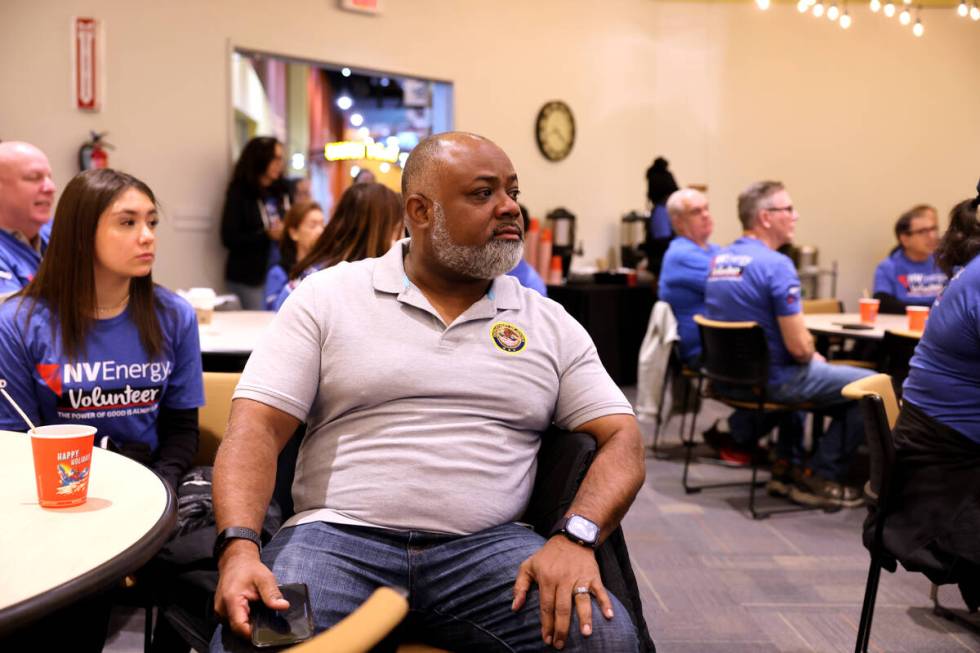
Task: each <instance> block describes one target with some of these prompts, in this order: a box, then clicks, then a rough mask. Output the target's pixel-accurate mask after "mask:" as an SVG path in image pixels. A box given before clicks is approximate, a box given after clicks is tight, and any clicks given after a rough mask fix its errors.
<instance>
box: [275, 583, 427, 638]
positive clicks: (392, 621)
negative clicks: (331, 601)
mask: <svg viewBox="0 0 980 653" xmlns="http://www.w3.org/2000/svg"><path fill="white" fill-rule="evenodd" d="M406 614H408V601H407V600H405V596H404V594H403V593H402V591H401V590H395V589H392V588H390V587H379V588H378V589H376V590H375V591H374V594H372V595H371V596H369V597H368V599H367V601H365V602H364V603H362V604H361V606H360V607H359V608H357V610H354V612H352V613H350V614H349V615H347V616H346V617H344V619H342V620H341V621H340V622H338V623H337V624H335V625H334V626H333V628H331V629H330V630H327V631H324V632H322V633H320V634H319V635H317V636H316V637H314V638H313V639H310V640H308V641H306V642H303V643H302V644H299V645H297V646H294V647H293V648H291V649H289V651H290V653H328V652H329V653H361V652H363V651H368V650H370V649H371V648H372V647H373V646H374V645H375V644H377V643H378V642H380V641H381V640H382V639H384V638H385V636H386V635H387V634H388V633H390V632H391V631H392V630H394V628H395V626H397V625H398V624H400V623H401V622H402V620H403V619H404V618H405V615H406Z"/></svg>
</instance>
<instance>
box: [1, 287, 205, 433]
mask: <svg viewBox="0 0 980 653" xmlns="http://www.w3.org/2000/svg"><path fill="white" fill-rule="evenodd" d="M156 295H157V298H158V299H159V301H160V303H161V304H162V306H161V307H160V308H159V309H158V311H157V313H158V315H159V316H160V327H161V329H162V331H163V336H164V347H163V348H164V351H163V352H162V353H161V355H160V357H159V358H158V359H155V360H150V359H149V357H148V356H147V354H146V352H145V350H144V349H143V346H142V343H141V342H140V338H139V332H138V331H137V329H136V324H135V323H134V322H133V320H132V319H131V318H130V312H129V311H130V309H129V308H127V309H126V310H125V311H123V313H122V314H120V315H118V316H116V317H114V318H110V319H108V320H96V321H95V322H94V323H93V325H92V328H91V331H90V332H89V336H88V338H87V339H86V341H85V345H86V347H85V349H84V350H83V352H82V353H81V354H79V358H78V360H75V361H69V360H67V358H66V357H65V356H64V355H63V354H62V350H61V336H60V334H58V335H56V336H54V337H52V332H51V326H50V325H51V314H50V311H49V310H48V308H47V307H46V306H45V305H44V304H42V303H38V304H37V307H36V308H35V309H34V312H33V314H32V315H31V317H30V320H27V319H26V318H27V309H28V307H29V301H30V300H26V301H24V303H23V304H21V301H20V298H19V297H15V298H13V299H9V300H7V301H6V302H5V303H4V304H3V305H2V306H0V378H2V379H3V380H4V381H5V382H6V387H7V392H9V393H10V395H11V396H12V397H13V398H14V399H15V400H16V401H17V403H18V404H20V406H21V408H23V409H24V412H26V413H27V415H28V417H30V418H31V420H32V421H33V422H34V423H35V424H39V425H40V424H64V423H67V424H71V423H79V424H87V425H90V426H94V427H96V428H97V429H98V430H99V432H98V434H97V435H96V438H97V439H99V438H101V437H102V436H109V438H110V439H111V440H112V442H113V443H114V444H116V445H117V446H121V445H122V444H125V443H129V442H143V443H146V444H147V445H149V447H150V450H151V451H156V448H157V445H158V444H159V442H158V438H157V418H158V417H159V414H160V407H161V406H163V407H166V408H171V409H176V410H181V409H188V408H197V407H199V406H202V405H204V388H203V381H202V373H201V346H200V343H199V339H198V331H197V319H196V318H195V316H194V309H192V308H191V306H190V304H188V303H187V302H186V301H185V300H184V299H181V298H180V297H177V296H176V295H174V294H173V293H171V292H170V291H168V290H165V289H162V288H157V290H156ZM18 309H19V310H18ZM0 429H5V430H10V431H25V430H27V429H26V427H25V425H24V422H23V420H22V419H21V418H20V416H19V415H17V414H16V413H15V412H14V410H13V409H12V408H11V407H10V406H9V405H8V404H7V402H3V405H0Z"/></svg>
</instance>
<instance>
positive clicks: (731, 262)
mask: <svg viewBox="0 0 980 653" xmlns="http://www.w3.org/2000/svg"><path fill="white" fill-rule="evenodd" d="M751 262H752V257H751V256H748V255H747V254H719V255H718V256H716V257H715V258H714V260H713V261H712V262H711V272H710V273H709V274H708V281H729V280H730V281H739V280H740V279H741V278H742V273H743V272H744V271H745V268H746V267H747V266H748V265H749V263H751Z"/></svg>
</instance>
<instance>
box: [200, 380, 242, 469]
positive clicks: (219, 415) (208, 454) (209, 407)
mask: <svg viewBox="0 0 980 653" xmlns="http://www.w3.org/2000/svg"><path fill="white" fill-rule="evenodd" d="M240 376H241V374H240V373H237V372H205V373H204V406H202V407H201V409H200V410H199V411H198V425H199V426H200V429H201V437H200V441H199V442H198V445H197V455H196V456H195V457H194V463H193V464H194V465H195V466H198V465H213V464H214V455H215V454H216V453H217V452H218V445H220V444H221V440H222V438H224V436H225V428H226V427H227V426H228V416H229V415H230V414H231V396H232V394H234V392H235V386H237V385H238V379H239V377H240Z"/></svg>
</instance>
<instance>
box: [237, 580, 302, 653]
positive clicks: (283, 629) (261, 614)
mask: <svg viewBox="0 0 980 653" xmlns="http://www.w3.org/2000/svg"><path fill="white" fill-rule="evenodd" d="M279 591H280V592H282V597H283V598H284V599H286V600H287V601H289V609H288V610H283V611H279V610H273V609H272V608H269V607H268V606H266V605H265V603H263V602H262V601H261V600H260V601H253V602H251V603H249V616H250V617H251V621H252V645H253V646H256V647H259V648H265V647H267V646H285V645H287V644H295V643H296V642H302V641H303V640H306V639H309V638H310V637H313V612H312V610H310V593H309V591H308V590H307V589H306V584H305V583H291V584H289V585H280V586H279Z"/></svg>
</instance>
